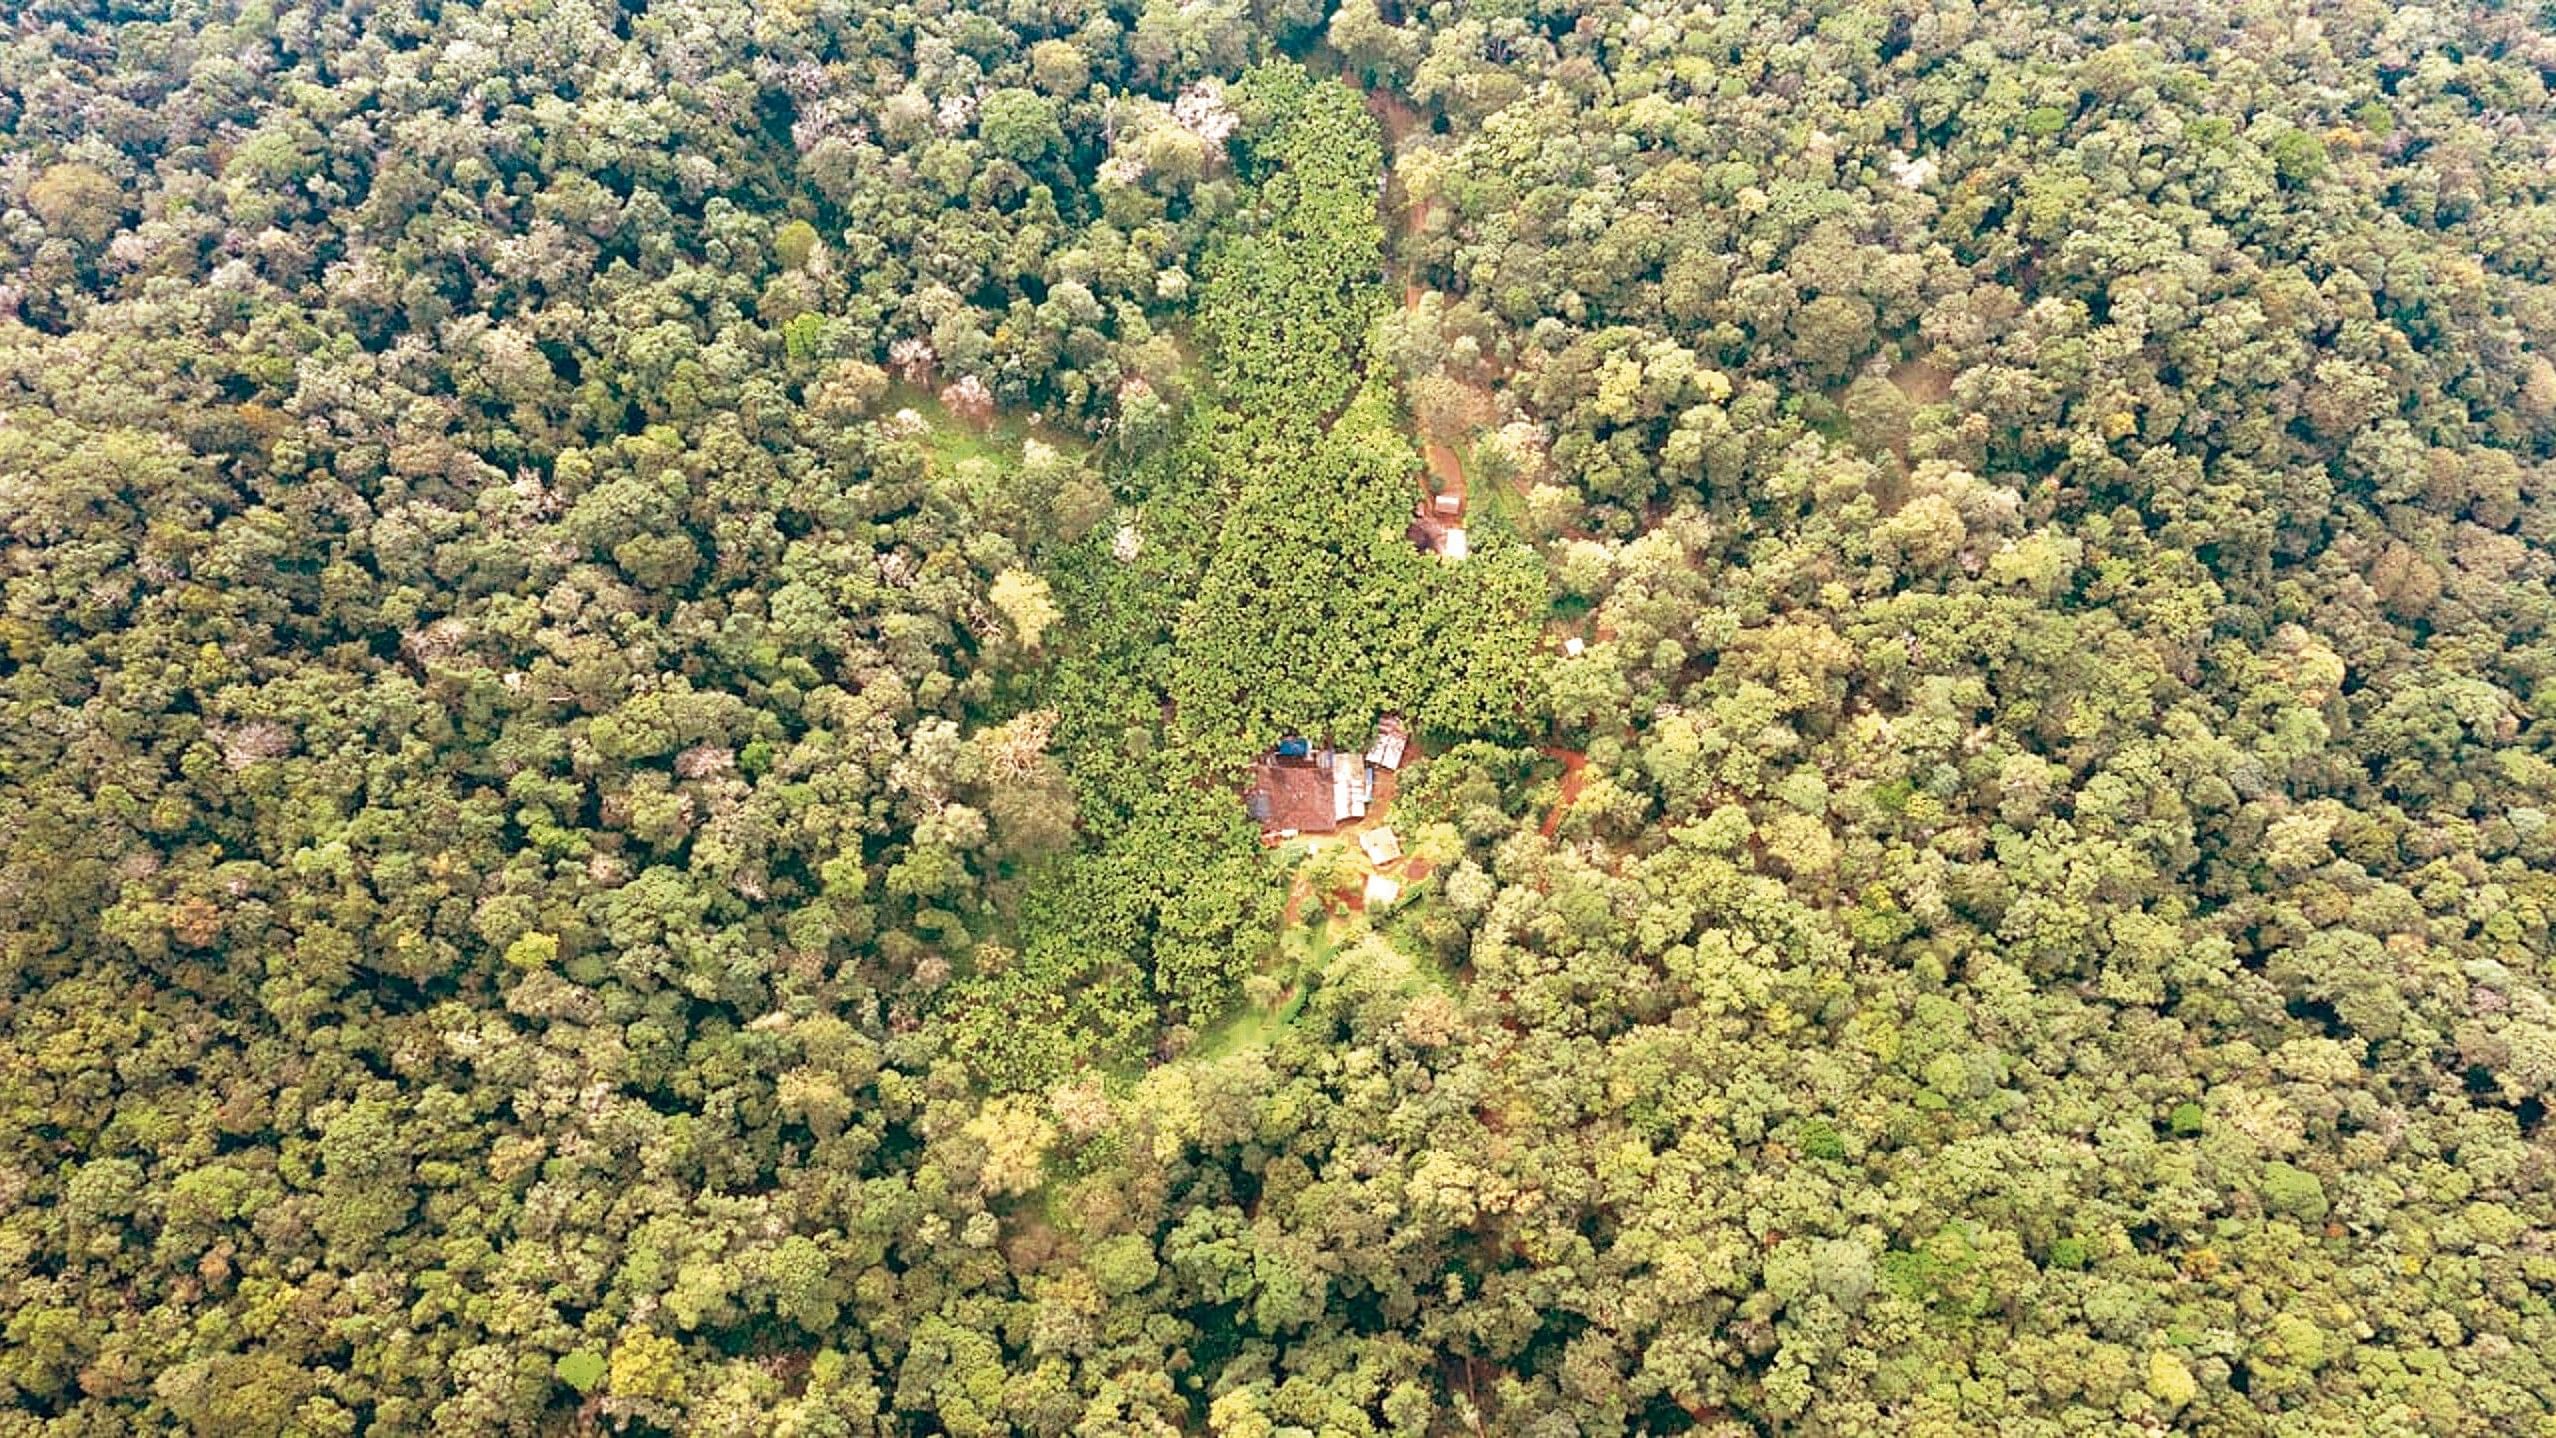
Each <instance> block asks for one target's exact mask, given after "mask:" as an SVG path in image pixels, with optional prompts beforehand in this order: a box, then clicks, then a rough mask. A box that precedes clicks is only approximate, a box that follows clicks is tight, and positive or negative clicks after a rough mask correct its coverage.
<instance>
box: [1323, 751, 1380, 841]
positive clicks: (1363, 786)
mask: <svg viewBox="0 0 2556 1438" xmlns="http://www.w3.org/2000/svg"><path fill="white" fill-rule="evenodd" d="M1344 761H1345V762H1344ZM1375 797H1376V771H1375V770H1373V769H1370V768H1368V767H1367V766H1366V765H1364V764H1362V763H1359V762H1358V761H1357V760H1356V759H1354V758H1350V757H1349V756H1347V755H1338V756H1335V757H1334V758H1333V760H1332V763H1331V822H1333V823H1335V824H1346V823H1348V822H1349V821H1350V820H1352V819H1363V818H1365V817H1367V805H1368V804H1369V803H1371V802H1373V801H1374V799H1375Z"/></svg>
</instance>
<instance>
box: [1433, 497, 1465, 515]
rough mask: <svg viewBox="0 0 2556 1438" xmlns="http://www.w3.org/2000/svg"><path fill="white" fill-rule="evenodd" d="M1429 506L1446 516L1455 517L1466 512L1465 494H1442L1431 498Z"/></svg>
mask: <svg viewBox="0 0 2556 1438" xmlns="http://www.w3.org/2000/svg"><path fill="white" fill-rule="evenodd" d="M1429 506H1430V508H1432V509H1435V510H1436V511H1437V512H1438V513H1439V514H1440V515H1442V516H1444V517H1445V518H1448V519H1453V518H1455V517H1456V516H1457V515H1459V514H1462V513H1464V496H1463V495H1461V494H1442V495H1439V496H1438V497H1437V498H1435V499H1433V500H1430V501H1429Z"/></svg>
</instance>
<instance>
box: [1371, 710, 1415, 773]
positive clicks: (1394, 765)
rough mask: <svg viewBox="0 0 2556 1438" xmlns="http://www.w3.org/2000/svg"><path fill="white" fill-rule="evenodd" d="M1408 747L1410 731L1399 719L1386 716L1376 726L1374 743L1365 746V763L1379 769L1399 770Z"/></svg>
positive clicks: (1409, 745) (1409, 744)
mask: <svg viewBox="0 0 2556 1438" xmlns="http://www.w3.org/2000/svg"><path fill="white" fill-rule="evenodd" d="M1410 747H1411V731H1410V730H1409V729H1407V728H1405V727H1404V726H1403V723H1402V721H1401V720H1400V719H1398V718H1395V717H1393V716H1391V715H1387V716H1386V717H1385V720H1384V722H1383V723H1381V724H1378V725H1377V726H1376V742H1375V743H1373V744H1370V745H1368V746H1367V762H1368V763H1370V764H1373V765H1375V766H1376V767H1377V768H1379V769H1400V768H1401V767H1402V757H1403V755H1404V754H1405V753H1407V752H1409V750H1410Z"/></svg>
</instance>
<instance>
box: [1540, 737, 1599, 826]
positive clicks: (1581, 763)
mask: <svg viewBox="0 0 2556 1438" xmlns="http://www.w3.org/2000/svg"><path fill="white" fill-rule="evenodd" d="M1543 753H1544V756H1545V757H1546V758H1548V759H1553V760H1557V761H1559V762H1560V763H1561V765H1562V795H1561V797H1560V798H1558V799H1556V800H1555V801H1554V803H1553V809H1552V812H1550V813H1548V814H1546V815H1545V816H1544V824H1543V826H1542V827H1541V828H1539V829H1537V831H1536V832H1537V833H1539V834H1542V835H1543V836H1544V837H1545V838H1548V839H1550V838H1552V837H1553V835H1554V831H1556V830H1558V829H1560V828H1561V827H1562V816H1563V815H1565V814H1568V813H1570V812H1571V806H1572V805H1573V804H1576V803H1578V802H1579V799H1580V791H1581V790H1583V789H1585V788H1587V787H1588V783H1589V776H1588V767H1589V756H1588V755H1586V754H1583V753H1581V752H1580V751H1579V750H1577V749H1563V748H1557V747H1552V746H1547V747H1546V748H1545V749H1544V751H1543Z"/></svg>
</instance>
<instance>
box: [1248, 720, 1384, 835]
mask: <svg viewBox="0 0 2556 1438" xmlns="http://www.w3.org/2000/svg"><path fill="white" fill-rule="evenodd" d="M1375 798H1376V766H1374V765H1372V764H1369V763H1368V762H1366V758H1365V756H1364V755H1360V754H1355V753H1343V752H1341V751H1340V750H1337V749H1332V748H1329V747H1323V748H1314V747H1312V746H1310V745H1306V744H1304V743H1303V741H1301V740H1298V741H1290V742H1289V743H1285V744H1281V745H1280V746H1279V747H1277V748H1276V749H1273V750H1271V751H1270V752H1269V753H1267V754H1264V755H1262V756H1261V758H1260V762H1259V763H1257V764H1255V765H1253V766H1252V774H1251V784H1250V787H1248V788H1247V789H1245V790H1244V791H1243V812H1244V813H1246V814H1249V815H1250V816H1251V817H1252V819H1253V820H1254V822H1256V823H1258V824H1259V825H1260V829H1261V832H1262V833H1263V834H1264V835H1271V834H1276V835H1288V836H1292V835H1295V834H1328V833H1331V832H1332V831H1334V830H1336V829H1338V828H1340V827H1341V826H1342V825H1344V824H1353V823H1356V822H1357V821H1358V820H1360V819H1363V818H1365V817H1367V808H1368V806H1369V805H1371V804H1373V803H1374V802H1375Z"/></svg>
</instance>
